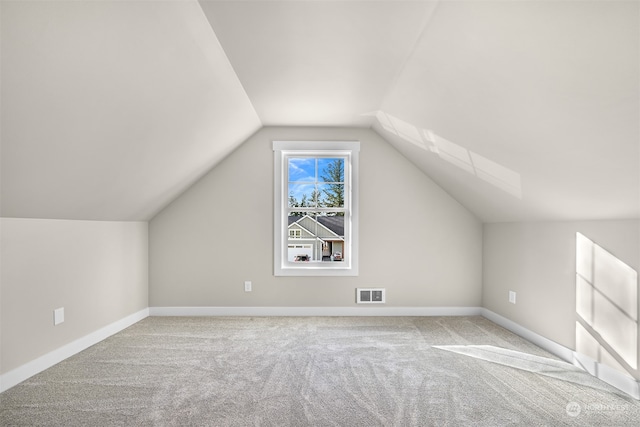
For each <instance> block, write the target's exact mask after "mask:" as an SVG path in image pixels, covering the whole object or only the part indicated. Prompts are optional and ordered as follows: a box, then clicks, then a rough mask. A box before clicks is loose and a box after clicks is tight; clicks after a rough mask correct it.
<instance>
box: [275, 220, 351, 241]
mask: <svg viewBox="0 0 640 427" xmlns="http://www.w3.org/2000/svg"><path fill="white" fill-rule="evenodd" d="M305 216H306V217H308V216H307V215H304V216H303V215H291V216H289V217H287V219H288V221H289V225H291V224H294V223H296V222H298V221H300V220H301V219H302V218H304V217H305ZM308 218H311V217H308ZM311 219H313V218H311ZM316 219H317V221H318V223H320V224H321V225H323V226H324V227H326V228H327V229H329V230H330V231H331V232H332V233H335V234H336V235H337V236H340V237H343V236H344V217H342V216H318V217H316Z"/></svg>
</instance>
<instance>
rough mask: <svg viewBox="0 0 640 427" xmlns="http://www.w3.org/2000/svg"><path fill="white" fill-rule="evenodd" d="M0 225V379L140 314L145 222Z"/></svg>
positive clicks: (144, 289) (9, 221) (144, 301)
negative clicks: (59, 314)
mask: <svg viewBox="0 0 640 427" xmlns="http://www.w3.org/2000/svg"><path fill="white" fill-rule="evenodd" d="M0 221H1V222H0V226H1V236H2V239H1V241H2V245H1V252H0V259H2V274H1V289H0V290H1V294H2V300H1V305H0V308H1V310H0V317H1V319H2V325H1V327H0V329H1V332H2V335H1V336H2V349H1V361H2V366H1V367H0V372H1V373H6V372H8V371H10V370H12V369H15V368H17V367H19V366H21V365H23V364H25V363H27V362H30V361H32V360H34V359H36V358H38V357H40V356H43V355H45V354H46V353H49V352H51V351H53V350H56V349H58V348H60V347H62V346H64V345H65V344H68V343H70V342H72V341H74V340H76V339H79V338H82V337H84V336H85V335H88V334H90V333H92V332H95V331H96V330H98V329H100V328H102V327H104V326H107V325H109V324H111V323H113V322H116V321H119V320H121V319H123V318H124V317H126V316H128V315H130V314H133V313H136V312H138V311H140V310H143V309H145V308H147V307H148V267H147V266H148V224H147V223H146V222H98V221H66V220H46V219H19V218H2V219H1V220H0ZM59 307H64V308H65V321H64V323H62V324H60V325H58V326H53V310H54V309H56V308H59Z"/></svg>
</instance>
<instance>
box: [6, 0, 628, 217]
mask: <svg viewBox="0 0 640 427" xmlns="http://www.w3.org/2000/svg"><path fill="white" fill-rule="evenodd" d="M1 7H2V9H1V12H2V29H1V31H2V33H1V36H2V46H1V49H2V50H1V54H2V69H1V71H2V76H1V78H2V176H1V178H2V215H3V216H16V217H40V218H69V219H110V220H133V219H140V220H144V219H149V218H150V217H152V216H153V214H154V213H155V212H157V211H158V210H160V209H161V208H162V207H164V206H165V205H166V204H167V203H168V202H170V201H171V200H172V199H173V198H175V197H176V196H177V195H178V194H180V193H181V192H182V191H183V190H184V189H185V188H187V187H188V186H189V185H190V184H191V183H193V182H194V181H195V180H196V179H197V178H198V177H200V176H201V175H202V174H203V173H205V172H206V171H207V170H208V169H209V168H211V167H213V166H214V165H215V164H217V163H218V162H219V161H220V160H221V159H222V158H224V156H225V155H226V154H228V153H229V152H230V151H231V150H233V149H234V148H235V147H237V146H238V145H239V144H241V143H242V142H243V141H244V140H245V139H246V138H247V137H248V136H249V135H250V134H252V133H253V132H255V131H256V130H257V129H259V128H260V127H261V126H262V125H284V126H298V125H330V126H356V127H369V126H372V127H373V129H374V130H376V131H377V132H378V133H380V134H381V135H382V136H383V137H385V138H386V139H387V140H388V141H389V142H390V143H391V144H393V145H394V146H395V147H396V148H397V149H398V150H399V151H400V152H401V153H403V154H404V155H405V156H406V157H407V158H408V159H410V160H411V161H412V162H413V163H414V164H415V165H416V166H418V167H419V168H421V169H422V170H423V171H424V172H425V173H426V174H427V175H429V176H430V177H431V178H432V179H434V180H435V181H436V182H437V183H438V184H440V185H441V186H442V187H443V188H444V189H445V190H446V191H447V192H449V193H450V194H451V195H452V196H453V197H455V198H456V199H457V200H459V201H460V203H462V204H463V205H465V206H466V207H468V208H469V209H470V210H471V211H473V212H474V213H475V214H476V215H477V216H478V217H479V218H480V219H482V220H483V221H488V222H492V221H519V220H569V219H572V220H575V219H615V218H637V217H640V144H639V141H640V54H639V52H640V43H639V40H640V3H638V2H636V1H629V2H617V1H606V2H605V1H602V2H586V1H584V2H583V1H564V0H559V1H544V2H539V1H519V0H513V1H511V0H506V1H505V0H502V1H447V0H443V1H440V2H436V1H402V0H395V1H393V0H386V1H385V0H373V1H359V0H347V1H270V0H264V1H210V0H201V1H200V2H199V3H198V2H195V1H190V0H185V1H173V2H167V1H153V0H150V1H142V2H140V1H138V2H136V1H124V2H123V1H93V0H92V1H79V2H62V1H56V2H11V1H4V0H3V1H2V3H1ZM380 167H384V166H383V165H380ZM408 185H411V183H408ZM415 191H420V188H416V189H415ZM434 208H437V207H434Z"/></svg>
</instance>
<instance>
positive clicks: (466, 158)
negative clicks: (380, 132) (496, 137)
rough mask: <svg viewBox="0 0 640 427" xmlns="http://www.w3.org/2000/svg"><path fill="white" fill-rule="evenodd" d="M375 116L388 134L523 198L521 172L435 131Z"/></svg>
mask: <svg viewBox="0 0 640 427" xmlns="http://www.w3.org/2000/svg"><path fill="white" fill-rule="evenodd" d="M375 116H376V119H377V120H378V122H379V123H380V125H381V126H382V127H383V128H384V129H385V130H386V131H387V132H391V133H393V134H394V135H397V136H399V137H400V138H402V139H404V140H405V141H407V142H410V143H412V144H414V145H416V146H418V147H420V148H422V149H423V150H426V151H430V152H432V153H435V154H437V155H438V156H439V157H440V158H441V159H442V160H445V161H447V162H449V163H451V164H452V165H455V166H457V167H459V168H460V169H462V170H464V171H466V172H468V173H470V174H472V175H475V176H477V177H478V178H480V179H482V180H484V181H486V182H488V183H490V184H492V185H493V186H495V187H497V188H499V189H501V190H503V191H506V192H507V193H509V194H511V195H512V196H515V197H517V198H519V199H522V184H521V179H520V174H519V173H517V172H514V171H512V170H511V169H508V168H506V167H504V166H502V165H500V164H498V163H496V162H494V161H492V160H489V159H487V158H486V157H483V156H481V155H479V154H477V153H474V152H473V151H470V150H467V149H466V148H464V147H462V146H460V145H458V144H455V143H453V142H451V141H449V140H447V139H445V138H442V137H441V136H438V135H436V134H435V133H434V132H433V131H431V130H428V129H419V128H418V127H416V126H414V125H412V124H411V123H408V122H405V121H404V120H401V119H399V118H397V117H394V116H392V115H390V114H387V113H385V112H383V111H378V112H377V113H376V114H375Z"/></svg>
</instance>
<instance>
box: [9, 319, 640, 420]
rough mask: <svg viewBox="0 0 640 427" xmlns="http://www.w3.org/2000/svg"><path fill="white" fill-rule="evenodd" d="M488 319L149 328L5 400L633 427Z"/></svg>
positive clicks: (594, 390) (124, 411)
mask: <svg viewBox="0 0 640 427" xmlns="http://www.w3.org/2000/svg"><path fill="white" fill-rule="evenodd" d="M639 424H640V402H638V401H636V400H634V399H632V398H631V397H628V396H626V395H625V394H623V393H621V392H617V391H616V390H615V389H613V388H611V387H610V386H608V385H606V384H605V383H603V382H601V381H599V380H597V379H595V378H593V377H591V376H590V375H588V374H586V373H584V372H582V371H579V370H578V369H576V368H575V367H573V366H572V365H570V364H568V363H565V362H562V361H560V360H559V359H557V358H556V357H554V356H552V355H550V354H549V353H547V352H545V351H543V350H541V349H540V348H538V347H536V346H534V345H533V344H531V343H529V342H527V341H525V340H523V339H521V338H520V337H518V336H516V335H514V334H512V333H510V332H508V331H506V330H504V329H502V328H500V327H499V326H497V325H495V324H493V323H492V322H490V321H488V320H486V319H484V318H481V317H255V318H249V317H222V318H220V317H199V318H176V317H149V318H147V319H145V320H143V321H141V322H139V323H137V324H136V325H134V326H132V327H130V328H128V329H126V330H124V331H122V332H120V333H119V334H116V335H114V336H112V337H111V338H109V339H107V340H105V341H103V342H101V343H99V344H97V345H95V346H93V347H91V348H89V349H87V350H86V351H84V352H82V353H80V354H78V355H76V356H74V357H71V358H69V359H67V360H65V361H64V362H62V363H60V364H58V365H56V366H54V367H52V368H50V369H48V370H46V371H44V372H42V373H41V374H39V375H36V376H34V377H32V378H31V379H29V380H27V381H25V382H24V383H22V384H19V385H17V386H15V387H14V388H12V389H10V390H8V391H6V392H5V393H3V394H1V395H0V425H2V426H306V425H311V426H430V425H434V426H447V425H449V426H457V425H465V426H467V425H478V426H504V425H528V426H562V425H580V426H591V425H602V426H627V425H628V426H637V425H639Z"/></svg>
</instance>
